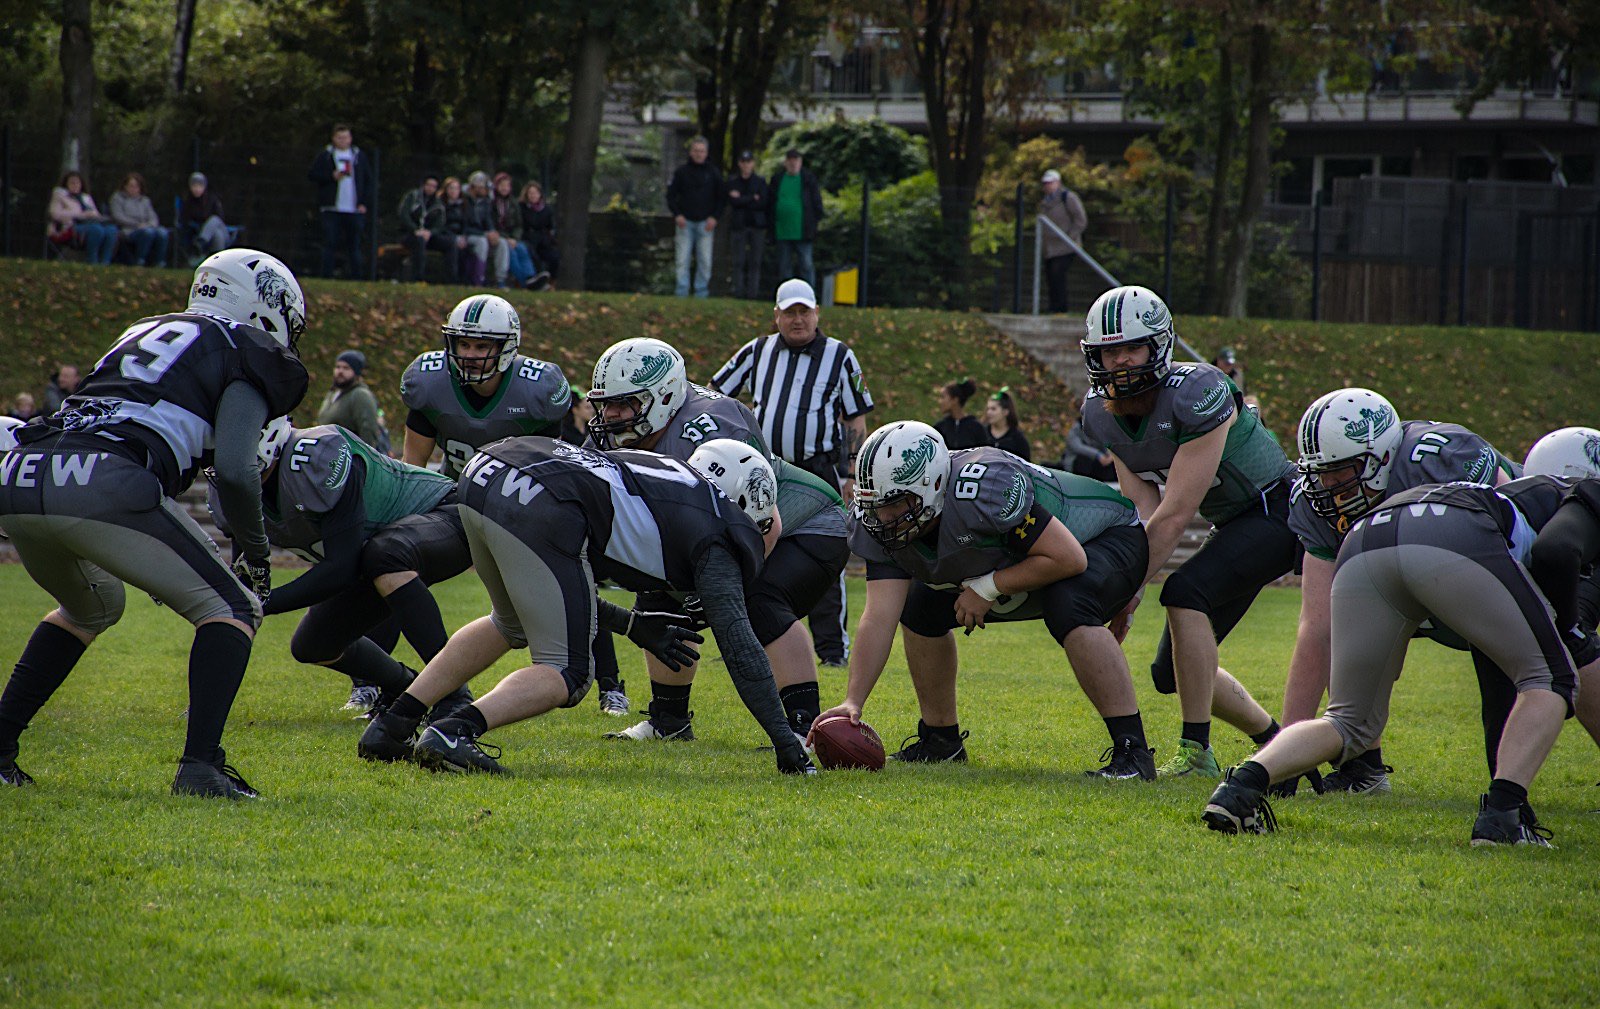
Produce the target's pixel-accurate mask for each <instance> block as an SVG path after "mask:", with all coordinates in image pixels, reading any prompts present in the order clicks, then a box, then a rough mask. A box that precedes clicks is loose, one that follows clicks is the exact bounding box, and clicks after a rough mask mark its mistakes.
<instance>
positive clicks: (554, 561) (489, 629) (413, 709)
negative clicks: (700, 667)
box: [358, 437, 815, 773]
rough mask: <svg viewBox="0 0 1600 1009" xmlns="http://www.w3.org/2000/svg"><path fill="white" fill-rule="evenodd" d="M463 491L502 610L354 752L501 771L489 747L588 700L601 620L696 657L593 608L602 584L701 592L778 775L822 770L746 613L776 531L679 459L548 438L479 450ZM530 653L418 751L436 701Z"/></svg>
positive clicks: (653, 627) (459, 637) (768, 489)
mask: <svg viewBox="0 0 1600 1009" xmlns="http://www.w3.org/2000/svg"><path fill="white" fill-rule="evenodd" d="M752 458H753V460H754V464H753V465H752V466H751V468H750V469H749V470H748V471H747V472H745V473H744V474H742V477H743V482H744V484H745V487H746V491H745V492H744V493H741V494H740V495H739V498H740V499H742V503H743V506H744V507H745V508H747V509H749V511H751V512H754V513H756V514H757V515H762V514H764V513H765V514H770V513H771V510H772V499H773V494H774V492H775V487H774V481H773V477H772V472H771V469H770V467H768V466H767V465H766V463H765V461H764V460H762V459H760V457H759V456H754V457H752ZM459 494H460V513H461V521H462V524H463V525H464V526H465V527H466V530H467V541H468V543H469V544H471V547H472V560H473V563H474V565H475V566H476V568H477V571H478V576H479V577H480V578H482V579H483V583H484V587H485V588H486V589H487V590H488V592H489V599H490V602H491V604H492V606H493V609H492V611H491V612H490V614H489V615H488V616H486V617H481V618H479V619H477V620H475V621H473V622H472V623H470V624H468V625H467V626H465V627H463V628H462V629H461V630H459V631H457V632H456V633H455V635H453V636H452V637H451V638H450V641H449V643H448V644H447V645H445V648H444V651H442V652H440V653H439V654H438V656H436V657H435V658H434V660H433V661H432V662H430V663H428V666H427V668H425V669H424V670H423V671H422V673H421V675H419V676H418V677H417V679H416V681H415V682H414V683H412V685H411V686H410V687H409V688H407V690H406V692H405V693H404V694H402V695H400V697H399V698H398V699H397V700H396V701H395V702H394V704H392V705H390V707H389V710H388V711H387V712H386V713H384V714H383V715H381V716H380V717H379V718H378V719H376V720H375V721H374V722H373V723H372V724H371V725H370V726H368V728H367V731H366V733H365V734H364V735H363V736H362V737H361V743H360V746H359V748H358V749H359V752H360V754H361V755H362V756H363V757H366V758H367V759H369V760H399V759H405V758H406V757H407V756H408V755H412V756H414V757H415V759H417V760H418V761H420V762H421V763H423V764H425V765H427V766H429V767H432V768H435V769H439V770H450V771H487V772H490V773H502V772H503V771H504V768H502V767H501V766H500V764H499V762H498V761H497V760H496V759H495V755H492V754H490V753H487V752H485V750H484V747H483V746H481V745H480V744H479V742H478V739H479V737H480V736H482V735H483V734H484V733H486V732H488V731H489V730H490V729H493V728H496V727H499V726H502V725H509V724H511V723H513V722H518V721H521V720H523V719H525V718H532V717H534V716H535V715H540V714H543V713H545V712H547V711H550V710H551V709H553V708H558V707H572V706H574V705H576V704H578V703H579V702H580V701H581V700H582V699H583V696H584V694H586V693H588V691H589V687H590V685H591V684H592V682H593V679H594V666H593V662H592V659H591V655H590V648H589V643H590V642H591V641H592V640H593V638H594V633H595V629H596V626H597V624H598V623H599V622H600V621H602V620H603V621H604V622H605V623H606V624H607V625H609V626H610V627H612V628H613V629H615V630H617V631H618V632H620V633H626V634H627V635H628V636H629V638H630V639H632V640H633V641H635V643H637V644H639V645H641V647H645V648H647V649H649V650H650V651H651V652H653V653H654V654H655V655H656V656H657V657H658V658H660V659H661V660H662V661H663V662H665V663H666V664H667V665H668V666H669V667H670V666H672V665H681V664H683V663H684V662H688V661H693V660H694V659H696V658H698V657H699V656H698V653H696V652H695V651H694V650H693V649H692V648H689V647H688V646H687V645H686V644H685V641H689V640H692V641H698V640H700V638H699V635H696V634H693V632H690V631H688V630H686V629H684V628H681V627H678V626H676V625H675V620H674V618H672V617H670V616H668V615H665V614H651V613H638V612H633V611H628V610H623V609H622V608H621V607H617V606H613V605H611V604H610V603H607V602H605V601H603V600H599V599H598V598H597V596H596V595H595V578H596V577H597V576H599V577H606V578H610V579H612V580H613V581H615V582H616V583H617V584H619V585H621V586H622V587H623V588H627V589H632V590H634V591H654V590H666V591H671V592H677V593H694V594H695V595H696V596H698V597H699V600H700V604H701V607H702V608H703V612H704V614H705V622H706V624H707V625H708V626H709V627H710V628H711V632H712V633H713V634H715V635H716V637H717V643H718V645H719V646H721V649H722V655H723V659H724V660H725V661H726V663H727V666H728V672H729V674H730V675H731V676H732V678H733V682H734V686H735V687H736V688H737V689H738V691H739V696H740V698H741V699H742V700H743V701H744V702H745V705H746V706H747V707H748V708H749V709H750V712H751V714H753V715H755V717H756V721H757V722H759V723H760V724H761V727H762V728H763V729H765V730H766V732H767V736H768V737H769V738H770V739H771V740H772V743H773V746H774V748H775V749H776V751H777V758H778V769H779V770H781V771H784V772H786V773H814V771H815V769H814V768H813V767H812V766H811V762H810V760H809V758H808V757H807V756H806V752H805V748H804V747H803V746H802V745H801V742H800V740H798V739H796V738H795V735H794V733H793V732H791V731H790V729H789V723H788V722H787V721H786V720H785V719H784V716H783V706H782V704H781V703H780V702H779V700H778V691H777V688H776V687H775V686H774V685H773V682H772V669H771V667H770V666H769V665H768V664H767V658H766V655H764V654H763V653H762V651H761V646H760V644H759V643H758V642H757V641H756V638H755V634H754V632H753V631H752V630H751V628H750V619H749V616H748V615H747V614H746V610H745V590H746V587H747V586H749V585H751V584H752V583H753V582H754V581H755V578H756V575H757V574H758V573H759V572H760V570H761V563H762V559H763V558H764V556H765V554H766V552H767V550H768V549H770V548H771V546H772V544H773V543H775V542H776V541H777V538H778V535H779V533H780V532H781V531H782V530H781V528H780V527H779V526H778V524H777V523H776V522H774V523H773V525H772V526H771V527H770V528H769V529H768V530H767V532H766V534H765V535H763V534H762V533H761V532H759V531H758V530H757V526H756V522H755V520H754V519H752V518H751V517H750V514H748V513H747V512H746V511H741V510H740V506H739V505H738V504H735V503H733V502H731V501H730V500H729V499H728V498H727V497H725V496H724V495H723V493H722V491H720V490H719V489H718V488H716V487H714V486H712V485H711V484H710V483H708V482H707V481H706V480H704V479H703V478H701V477H700V475H699V474H697V473H696V472H695V471H694V470H692V469H690V468H689V467H688V466H686V465H684V464H683V463H681V462H679V461H677V460H676V459H668V458H665V457H662V456H658V455H654V454H651V453H648V452H631V451H619V452H613V453H606V454H602V453H600V452H595V451H591V450H588V449H582V448H575V447H573V446H571V445H568V444H566V443H565V442H560V441H554V440H551V439H549V438H541V437H535V438H510V439H507V440H505V441H499V442H495V443H493V444H491V445H488V446H485V447H484V449H483V450H482V451H480V452H479V453H478V454H477V455H476V456H475V457H473V459H472V461H471V463H470V464H469V465H468V466H467V469H466V471H465V472H464V473H463V474H462V477H461V483H460V490H459ZM522 647H526V648H528V649H529V651H530V652H531V654H532V657H533V664H532V665H530V666H524V667H522V668H521V669H518V670H516V671H515V672H513V673H511V674H510V675H508V676H507V677H506V678H505V679H503V680H501V681H500V683H499V684H497V685H496V686H495V688H494V689H493V690H491V691H489V693H487V694H485V695H484V696H483V697H482V698H480V699H479V700H477V701H475V702H474V703H472V704H470V705H468V706H467V707H465V708H463V709H461V710H460V711H459V712H457V714H456V715H455V716H453V717H450V718H446V719H442V720H440V721H437V722H434V723H432V724H430V725H429V726H428V727H427V728H426V729H425V730H424V731H423V732H422V734H421V736H420V737H419V738H418V739H417V741H416V743H415V744H414V745H413V744H411V743H410V738H411V735H412V733H413V732H415V731H416V729H417V727H418V725H419V724H420V723H421V720H422V717H423V715H424V714H425V712H426V710H427V706H428V705H429V704H433V703H436V702H437V701H438V700H439V699H440V698H442V697H443V696H445V695H446V694H447V693H449V692H450V691H451V690H454V689H456V688H457V687H459V686H461V685H463V684H465V683H466V682H467V681H468V680H470V679H471V678H472V677H473V676H476V675H477V674H478V673H480V672H482V671H483V670H485V669H487V668H489V666H490V665H492V664H493V663H494V662H495V661H496V660H498V659H499V658H500V657H501V656H502V655H504V654H505V653H506V652H507V651H509V650H510V649H511V648H522Z"/></svg>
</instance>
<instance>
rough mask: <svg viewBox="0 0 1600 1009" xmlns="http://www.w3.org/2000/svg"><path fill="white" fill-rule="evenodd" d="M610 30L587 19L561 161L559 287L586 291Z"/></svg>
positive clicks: (574, 74) (558, 230)
mask: <svg viewBox="0 0 1600 1009" xmlns="http://www.w3.org/2000/svg"><path fill="white" fill-rule="evenodd" d="M608 29H609V26H607V25H605V24H603V23H599V22H598V21H597V20H588V19H586V20H585V21H584V24H583V30H582V32H581V34H580V35H579V38H578V53H577V59H576V60H574V61H573V67H572V87H571V91H570V97H569V100H568V103H567V146H566V153H565V155H564V156H563V157H562V159H561V181H560V185H559V187H558V192H559V193H560V194H561V202H559V203H558V204H556V234H557V235H558V236H559V241H560V245H561V273H560V276H559V277H557V280H558V281H560V283H561V286H562V287H565V288H569V289H572V290H580V289H582V287H583V275H584V267H585V263H584V258H585V256H586V255H587V252H588V246H589V197H590V194H591V193H593V192H594V162H595V150H596V149H597V148H598V147H599V146H600V118H601V114H602V112H603V111H604V107H605V83H606V60H607V58H608V56H609V55H610V51H611V48H610V38H611V32H610V31H609V30H608Z"/></svg>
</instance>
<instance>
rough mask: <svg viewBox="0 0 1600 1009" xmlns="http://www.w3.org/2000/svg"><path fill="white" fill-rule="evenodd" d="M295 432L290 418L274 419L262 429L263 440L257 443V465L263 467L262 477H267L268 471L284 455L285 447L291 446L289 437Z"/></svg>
mask: <svg viewBox="0 0 1600 1009" xmlns="http://www.w3.org/2000/svg"><path fill="white" fill-rule="evenodd" d="M293 431H294V429H293V428H292V427H291V426H290V425H289V418H288V417H274V418H273V419H272V420H269V421H267V426H266V427H264V428H262V430H261V440H260V441H259V442H257V443H256V463H257V465H259V466H260V467H261V475H262V476H266V475H267V470H269V469H271V468H272V464H273V463H275V462H277V461H278V457H279V456H281V455H283V449H284V446H286V445H288V444H289V436H290V434H292V433H293Z"/></svg>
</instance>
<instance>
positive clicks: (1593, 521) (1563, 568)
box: [1530, 499, 1600, 633]
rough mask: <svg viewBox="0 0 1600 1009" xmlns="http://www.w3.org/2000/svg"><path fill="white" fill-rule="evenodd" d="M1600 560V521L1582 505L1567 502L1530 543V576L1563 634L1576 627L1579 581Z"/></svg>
mask: <svg viewBox="0 0 1600 1009" xmlns="http://www.w3.org/2000/svg"><path fill="white" fill-rule="evenodd" d="M1597 557H1600V518H1597V517H1596V515H1595V514H1594V513H1593V512H1591V511H1590V510H1589V509H1588V508H1586V507H1584V505H1583V503H1582V502H1581V501H1574V500H1571V499H1569V500H1567V501H1566V502H1565V503H1564V504H1562V506H1561V507H1560V508H1558V509H1556V513H1555V515H1554V516H1552V517H1551V519H1550V521H1549V522H1547V523H1545V527H1544V529H1542V530H1541V531H1540V532H1539V537H1538V539H1536V540H1534V541H1533V556H1532V558H1531V562H1530V573H1531V574H1532V575H1533V580H1534V581H1535V582H1537V583H1538V585H1539V590H1540V591H1541V592H1543V593H1544V597H1545V598H1546V599H1548V600H1550V605H1551V606H1552V607H1553V608H1554V609H1555V611H1556V626H1557V627H1558V628H1560V629H1561V631H1562V632H1563V633H1566V632H1568V631H1570V630H1572V628H1574V627H1576V626H1577V625H1578V580H1579V578H1580V577H1581V576H1582V573H1583V569H1584V568H1585V567H1586V566H1588V565H1590V564H1593V563H1594V561H1595V559H1596V558H1597Z"/></svg>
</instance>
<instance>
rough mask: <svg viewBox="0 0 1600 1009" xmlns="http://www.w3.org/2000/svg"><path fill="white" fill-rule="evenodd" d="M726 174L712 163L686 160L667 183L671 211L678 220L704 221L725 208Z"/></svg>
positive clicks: (668, 203)
mask: <svg viewBox="0 0 1600 1009" xmlns="http://www.w3.org/2000/svg"><path fill="white" fill-rule="evenodd" d="M722 193H723V189H722V173H721V172H719V171H717V170H716V168H715V167H714V166H713V165H712V164H711V162H710V161H702V162H701V163H700V164H698V165H697V164H695V163H694V162H693V161H685V162H684V163H683V164H681V165H679V166H678V170H677V171H675V172H673V173H672V181H671V182H669V183H667V209H668V210H669V211H671V212H672V215H673V216H674V217H677V216H680V215H681V216H682V217H683V218H684V219H685V220H690V221H703V220H705V219H706V218H708V217H716V216H717V213H718V212H719V211H720V210H721V209H722Z"/></svg>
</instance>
